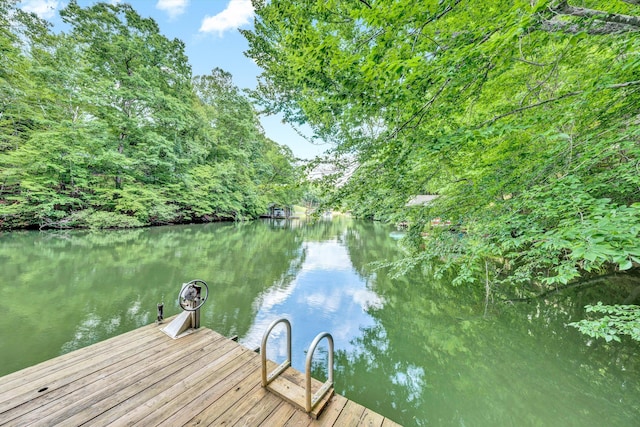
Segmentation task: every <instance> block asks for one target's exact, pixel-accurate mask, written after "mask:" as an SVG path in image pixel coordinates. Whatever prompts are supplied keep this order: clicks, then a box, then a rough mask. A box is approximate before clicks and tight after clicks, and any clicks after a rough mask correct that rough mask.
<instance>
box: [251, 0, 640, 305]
mask: <svg viewBox="0 0 640 427" xmlns="http://www.w3.org/2000/svg"><path fill="white" fill-rule="evenodd" d="M254 3H255V6H256V14H257V18H256V20H255V29H254V30H253V31H245V33H244V34H245V36H246V37H247V39H248V40H249V43H250V50H249V52H248V54H249V55H250V56H251V57H253V58H254V59H255V60H256V62H257V63H258V64H259V65H260V66H261V67H262V68H263V69H264V72H263V74H262V75H261V82H260V85H259V87H258V90H257V92H256V94H255V96H256V97H257V98H259V99H260V100H261V102H262V104H263V105H264V106H265V108H266V109H267V110H268V111H279V112H282V113H284V115H285V117H287V119H288V120H289V121H291V122H293V123H308V124H310V125H311V126H312V127H313V129H314V130H315V132H316V133H317V136H319V137H323V138H325V139H329V140H332V141H334V143H335V147H336V148H335V153H336V154H337V155H339V156H341V157H342V159H343V161H344V160H346V161H347V163H349V162H350V163H351V164H355V165H357V169H356V171H355V173H353V175H352V176H351V178H350V179H349V181H348V182H347V184H346V185H344V186H342V187H340V189H339V190H338V191H336V192H335V194H334V196H335V198H334V203H335V204H339V205H341V206H343V207H345V208H347V209H351V210H352V211H353V212H354V213H355V214H357V215H359V216H363V217H370V218H379V219H386V220H393V221H408V223H409V224H410V226H411V228H410V231H409V235H410V239H407V240H408V241H409V243H410V246H411V248H412V255H411V256H410V257H408V258H406V259H405V260H403V262H402V266H405V267H410V266H413V265H416V264H422V265H425V264H424V263H423V262H424V261H427V263H426V264H429V265H433V262H434V261H437V262H440V264H439V265H440V267H438V269H437V271H436V273H440V274H443V273H444V271H447V270H452V271H454V272H455V273H456V279H455V280H454V283H459V282H463V281H474V280H478V278H479V277H483V278H484V280H482V282H483V283H482V286H485V287H486V288H487V293H490V292H492V291H494V290H495V289H496V288H498V287H501V289H502V290H503V291H504V292H507V293H509V294H511V295H513V294H515V293H518V294H520V295H522V294H525V295H530V292H534V293H536V292H540V291H541V290H544V287H556V286H558V285H561V284H566V283H569V282H570V281H575V280H577V279H579V278H580V277H583V276H584V275H585V274H601V273H602V272H604V271H621V272H622V271H627V270H629V269H632V268H637V267H638V266H639V265H640V243H639V242H640V239H639V237H640V168H639V166H638V165H639V164H640V116H639V115H638V108H637V107H638V105H640V72H639V70H640V55H639V54H638V52H640V34H639V31H640V6H639V5H638V2H637V1H632V0H626V1H625V0H616V1H599V0H582V1H578V0H576V1H575V2H572V3H573V4H572V5H569V4H568V3H567V1H566V0H561V1H557V0H538V1H529V0H526V1H524V0H519V1H515V2H514V1H506V0H505V1H503V0H498V1H491V2H474V1H466V0H449V1H435V0H434V1H421V2H416V1H413V0H398V1H394V2H390V1H380V0H361V1H341V0H333V1H324V0H323V1H316V0H306V1H298V0H296V1H293V0H289V1H287V0H282V1H277V2H276V1H274V2H266V1H256V2H254ZM418 194H432V195H438V196H439V197H438V198H437V199H435V200H434V201H433V202H431V203H429V204H427V205H425V206H419V207H414V208H411V209H409V208H407V207H406V206H405V205H406V203H407V201H408V200H410V199H411V197H412V196H415V195H418ZM434 218H442V219H443V220H448V221H450V223H451V224H452V227H451V228H453V229H454V231H455V232H454V233H452V232H451V231H450V229H449V227H432V226H431V222H432V219H434ZM425 236H426V238H425ZM442 261H444V262H442ZM403 271H408V268H407V269H405V270H403ZM505 283H508V284H510V285H511V286H505ZM514 284H515V285H516V286H513V285H514ZM532 285H533V287H532Z"/></svg>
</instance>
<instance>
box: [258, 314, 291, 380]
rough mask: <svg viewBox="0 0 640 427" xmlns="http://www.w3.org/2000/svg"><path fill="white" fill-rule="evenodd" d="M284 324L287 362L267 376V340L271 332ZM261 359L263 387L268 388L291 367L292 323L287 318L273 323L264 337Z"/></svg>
mask: <svg viewBox="0 0 640 427" xmlns="http://www.w3.org/2000/svg"><path fill="white" fill-rule="evenodd" d="M278 323H284V324H285V326H286V327H287V360H285V361H284V362H282V364H280V366H278V367H277V368H276V369H274V370H273V372H271V373H270V374H269V376H267V339H268V338H269V334H270V333H271V330H272V329H273V328H274V327H275V326H276V325H277V324H278ZM260 357H261V359H262V387H266V386H267V385H268V384H269V383H270V382H271V381H273V380H274V379H275V378H276V377H277V376H278V375H280V374H281V373H282V372H283V371H284V370H285V369H287V368H288V367H289V366H291V322H289V320H287V319H285V318H281V319H276V320H274V321H273V322H271V325H269V327H268V328H267V330H266V331H265V333H264V335H263V336H262V342H261V343H260Z"/></svg>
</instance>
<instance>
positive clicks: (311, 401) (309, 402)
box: [304, 332, 333, 412]
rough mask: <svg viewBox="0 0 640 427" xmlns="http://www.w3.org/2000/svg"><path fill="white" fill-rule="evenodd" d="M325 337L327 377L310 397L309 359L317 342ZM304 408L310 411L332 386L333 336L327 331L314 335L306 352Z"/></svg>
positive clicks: (311, 357)
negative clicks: (327, 360) (326, 343)
mask: <svg viewBox="0 0 640 427" xmlns="http://www.w3.org/2000/svg"><path fill="white" fill-rule="evenodd" d="M323 338H327V341H328V342H329V363H328V366H327V371H328V375H329V378H328V379H327V381H326V382H325V383H324V384H323V385H322V387H320V389H319V390H318V391H317V392H316V393H315V394H314V395H313V398H312V397H311V360H312V359H313V353H314V352H315V351H316V347H317V346H318V343H319V342H320V341H321V340H322V339H323ZM305 377H306V378H305V380H306V381H305V393H304V397H305V409H306V411H307V412H311V410H312V409H313V407H314V406H316V404H317V403H318V402H319V401H320V400H321V399H322V398H323V397H324V396H325V395H326V394H327V392H328V391H329V389H331V387H333V337H332V336H331V334H330V333H329V332H321V333H319V334H318V336H316V337H315V339H314V340H313V342H312V343H311V345H310V346H309V351H308V352H307V361H306V363H305Z"/></svg>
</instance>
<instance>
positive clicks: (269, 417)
mask: <svg viewBox="0 0 640 427" xmlns="http://www.w3.org/2000/svg"><path fill="white" fill-rule="evenodd" d="M273 366H275V364H273V365H272V367H273ZM297 374H299V376H297V378H295V380H296V381H300V383H302V381H304V378H303V377H304V376H303V375H302V374H300V373H297ZM260 380H261V371H260V355H258V354H257V353H255V352H253V351H251V350H249V349H247V348H245V347H243V346H241V345H240V344H238V343H236V342H234V341H232V340H230V339H228V338H225V337H223V336H222V335H220V334H218V333H216V332H214V331H212V330H210V329H207V328H200V329H198V330H197V331H196V332H194V333H193V334H190V335H188V336H185V337H183V338H180V339H177V340H173V339H171V338H169V337H168V336H167V335H165V334H164V333H162V332H161V331H160V327H159V326H156V325H148V326H144V327H142V328H139V329H136V330H134V331H131V332H128V333H125V334H123V335H119V336H117V337H113V338H110V339H108V340H106V341H102V342H99V343H97V344H94V345H91V346H89V347H86V348H83V349H80V350H76V351H74V352H71V353H68V354H65V355H62V356H59V357H57V358H55V359H51V360H48V361H45V362H42V363H40V364H38V365H35V366H32V367H30V368H26V369H23V370H21V371H18V372H14V373H12V374H9V375H7V376H5V377H2V378H0V425H3V426H4V425H8V426H27V425H28V426H53V425H65V426H79V425H90V426H102V425H108V424H111V425H118V426H119V425H140V426H156V425H163V426H181V425H225V426H226V425H229V426H232V425H233V426H262V425H264V426H315V425H319V426H333V425H335V426H356V425H366V426H385V427H386V426H395V425H397V424H396V423H394V422H393V421H391V420H389V419H387V418H385V417H383V416H382V415H379V414H377V413H375V412H373V411H371V410H369V409H367V408H365V407H363V406H361V405H359V404H357V403H355V402H352V401H349V400H348V399H346V398H345V397H342V396H340V395H334V396H333V397H332V398H331V401H330V402H329V404H328V406H327V407H326V409H325V410H324V412H323V413H322V414H321V416H320V418H319V419H317V420H314V419H312V418H311V417H310V416H309V415H307V414H306V413H305V412H304V411H302V410H299V409H296V408H295V407H294V406H292V405H291V404H290V403H288V402H286V401H285V400H282V399H281V398H279V397H277V396H276V395H275V394H273V393H271V392H269V391H268V390H265V389H264V388H262V386H261V382H260ZM318 384H319V383H318V382H316V384H315V387H318Z"/></svg>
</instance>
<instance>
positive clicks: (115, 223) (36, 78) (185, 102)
mask: <svg viewBox="0 0 640 427" xmlns="http://www.w3.org/2000/svg"><path fill="white" fill-rule="evenodd" d="M16 4H17V2H16V1H15V0H2V1H0V20H1V22H0V30H1V32H0V50H1V51H2V55H1V56H0V228H19V227H34V226H38V227H41V228H42V227H102V228H107V227H136V226H141V225H148V224H165V223H173V222H185V221H211V220H216V219H243V218H253V217H256V216H258V215H259V214H261V213H264V212H266V208H267V206H268V205H269V203H278V204H292V203H293V202H294V201H295V200H296V199H297V190H296V187H295V182H296V179H297V176H296V175H297V171H296V169H295V167H294V166H293V161H294V159H293V155H292V153H291V151H290V150H289V149H287V148H285V147H283V146H280V145H278V144H276V143H275V142H273V141H271V140H269V139H268V138H267V137H266V136H265V135H264V133H263V131H262V128H261V126H260V123H259V121H258V119H257V113H256V111H255V109H254V108H253V106H252V104H251V103H250V102H249V101H248V99H247V98H246V97H244V96H243V95H242V94H241V93H240V91H239V90H238V89H237V88H236V87H234V86H233V84H232V82H231V76H230V75H229V74H228V73H226V72H224V71H222V70H217V69H216V70H213V71H212V73H211V75H208V76H197V77H193V76H192V74H191V67H190V65H189V63H188V59H187V57H186V55H185V52H184V44H183V42H182V41H180V40H177V39H174V40H169V39H168V38H166V37H165V36H163V35H162V34H161V33H160V31H159V28H158V26H157V24H156V23H155V22H154V21H153V20H152V19H147V18H142V17H140V16H139V15H138V14H137V13H136V12H135V10H133V9H132V8H131V6H129V5H126V4H117V5H112V4H107V3H98V4H96V5H94V6H91V7H88V8H85V9H83V8H81V7H79V6H78V5H77V4H76V3H75V2H73V1H72V2H71V3H70V4H69V5H68V6H67V7H66V8H65V9H64V10H63V11H62V12H61V16H62V19H63V20H64V21H65V22H66V23H67V24H68V25H69V28H70V30H69V31H68V32H67V33H61V34H54V33H53V32H52V31H51V30H50V28H49V27H50V25H49V24H48V23H47V22H45V21H42V20H40V19H38V18H37V17H35V16H34V15H30V14H27V13H24V12H23V11H21V10H20V9H18V8H17V6H16Z"/></svg>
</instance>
